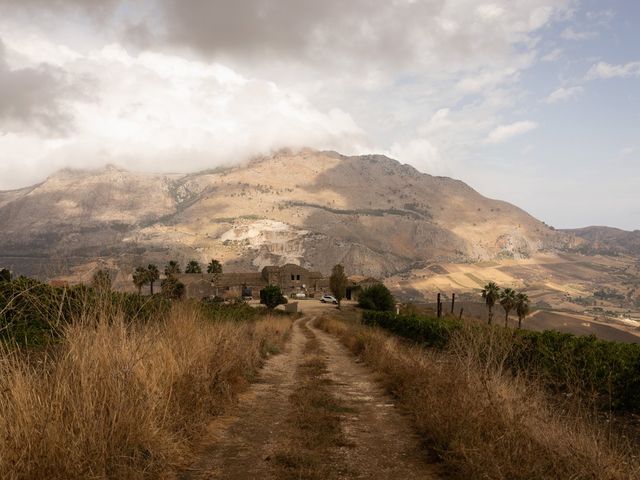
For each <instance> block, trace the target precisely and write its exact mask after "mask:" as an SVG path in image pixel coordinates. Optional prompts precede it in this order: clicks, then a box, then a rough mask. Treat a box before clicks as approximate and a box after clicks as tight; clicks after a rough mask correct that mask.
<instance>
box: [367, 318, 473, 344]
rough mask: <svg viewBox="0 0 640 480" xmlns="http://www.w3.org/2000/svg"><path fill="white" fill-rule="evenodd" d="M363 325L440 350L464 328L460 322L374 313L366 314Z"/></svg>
mask: <svg viewBox="0 0 640 480" xmlns="http://www.w3.org/2000/svg"><path fill="white" fill-rule="evenodd" d="M362 323H364V324H365V325H369V326H378V327H381V328H384V329H385V330H388V331H390V332H392V333H395V334H396V335H399V336H401V337H405V338H409V339H411V340H414V341H416V342H419V343H423V344H425V345H427V346H432V347H438V348H443V347H445V346H446V345H447V344H448V342H449V339H450V337H451V335H452V334H453V333H454V332H455V331H457V330H459V329H460V328H462V322H461V321H459V320H452V319H437V318H429V317H421V316H418V315H396V314H395V313H392V312H374V311H368V312H365V313H364V315H363V317H362Z"/></svg>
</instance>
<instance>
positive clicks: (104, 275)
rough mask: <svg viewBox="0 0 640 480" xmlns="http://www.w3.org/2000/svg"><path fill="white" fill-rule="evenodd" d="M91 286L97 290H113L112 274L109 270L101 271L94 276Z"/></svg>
mask: <svg viewBox="0 0 640 480" xmlns="http://www.w3.org/2000/svg"><path fill="white" fill-rule="evenodd" d="M91 285H92V286H93V288H95V289H96V290H104V291H109V290H111V274H110V273H109V271H108V270H104V269H100V270H98V271H97V272H96V273H94V274H93V280H92V281H91Z"/></svg>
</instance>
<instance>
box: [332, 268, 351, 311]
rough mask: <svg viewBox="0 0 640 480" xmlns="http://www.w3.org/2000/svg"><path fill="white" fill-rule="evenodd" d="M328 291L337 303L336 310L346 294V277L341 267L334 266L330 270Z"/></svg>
mask: <svg viewBox="0 0 640 480" xmlns="http://www.w3.org/2000/svg"><path fill="white" fill-rule="evenodd" d="M329 289H330V290H331V293H333V296H334V297H335V298H336V300H337V301H338V308H340V302H341V301H342V299H343V298H344V296H345V295H346V293H347V276H346V275H345V274H344V267H343V266H342V265H339V264H338V265H335V266H334V267H333V269H332V270H331V277H329Z"/></svg>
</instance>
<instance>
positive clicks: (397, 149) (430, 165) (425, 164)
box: [386, 138, 442, 174]
mask: <svg viewBox="0 0 640 480" xmlns="http://www.w3.org/2000/svg"><path fill="white" fill-rule="evenodd" d="M386 155H388V156H389V157H391V158H395V159H396V160H398V161H400V162H402V163H409V164H411V165H413V166H414V167H416V168H417V169H419V170H421V171H423V172H426V173H431V174H438V173H441V169H442V164H441V162H442V159H441V157H440V153H439V152H438V149H437V148H436V146H435V145H433V144H432V143H431V142H430V141H429V140H427V139H425V138H415V139H412V140H410V141H409V142H407V143H403V144H401V143H394V144H393V145H392V146H391V148H390V149H389V151H388V152H386Z"/></svg>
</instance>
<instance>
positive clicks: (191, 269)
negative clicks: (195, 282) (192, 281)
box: [184, 260, 202, 273]
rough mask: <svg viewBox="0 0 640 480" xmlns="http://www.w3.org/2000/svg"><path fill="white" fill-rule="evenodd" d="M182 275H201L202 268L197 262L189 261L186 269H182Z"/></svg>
mask: <svg viewBox="0 0 640 480" xmlns="http://www.w3.org/2000/svg"><path fill="white" fill-rule="evenodd" d="M184 273H202V268H201V267H200V264H199V263H198V262H197V261H195V260H190V261H189V263H188V264H187V268H185V269H184Z"/></svg>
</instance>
